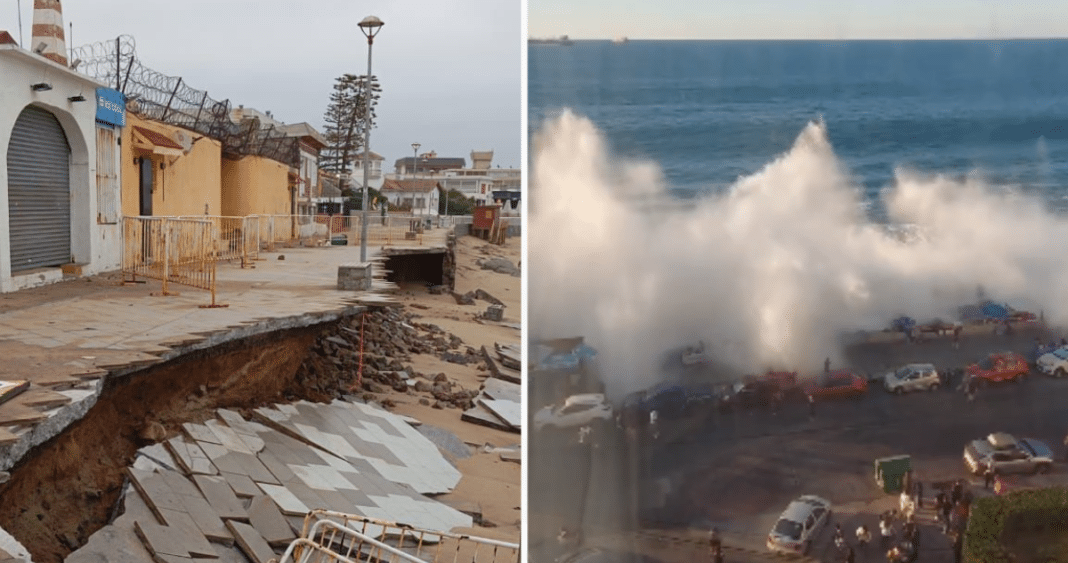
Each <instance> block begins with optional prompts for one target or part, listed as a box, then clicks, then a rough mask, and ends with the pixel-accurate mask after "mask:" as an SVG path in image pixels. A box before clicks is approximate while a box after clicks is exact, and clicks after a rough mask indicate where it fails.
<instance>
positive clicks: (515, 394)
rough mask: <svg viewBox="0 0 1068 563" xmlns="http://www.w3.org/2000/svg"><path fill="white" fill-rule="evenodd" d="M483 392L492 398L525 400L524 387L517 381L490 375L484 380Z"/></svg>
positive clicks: (518, 401) (519, 401)
mask: <svg viewBox="0 0 1068 563" xmlns="http://www.w3.org/2000/svg"><path fill="white" fill-rule="evenodd" d="M482 392H483V393H484V394H486V396H488V397H489V398H491V399H499V400H506V401H515V402H517V403H521V402H522V401H523V387H522V386H521V385H518V384H516V383H513V382H510V381H505V380H503V379H499V378H496V377H490V378H488V379H486V380H485V381H483V382H482Z"/></svg>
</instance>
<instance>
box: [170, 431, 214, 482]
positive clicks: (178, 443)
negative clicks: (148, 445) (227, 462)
mask: <svg viewBox="0 0 1068 563" xmlns="http://www.w3.org/2000/svg"><path fill="white" fill-rule="evenodd" d="M164 443H165V444H166V445H167V449H168V450H170V452H171V454H173V456H174V460H175V462H176V463H178V465H180V466H181V467H182V470H183V471H184V472H185V473H187V474H193V473H199V474H201V475H217V474H218V473H219V470H218V469H216V468H215V465H214V464H213V463H211V459H209V458H208V455H207V454H205V453H204V450H202V449H200V446H198V445H197V444H196V442H186V441H185V440H184V439H182V437H181V436H175V437H174V438H171V439H170V440H167V441H166V442H164Z"/></svg>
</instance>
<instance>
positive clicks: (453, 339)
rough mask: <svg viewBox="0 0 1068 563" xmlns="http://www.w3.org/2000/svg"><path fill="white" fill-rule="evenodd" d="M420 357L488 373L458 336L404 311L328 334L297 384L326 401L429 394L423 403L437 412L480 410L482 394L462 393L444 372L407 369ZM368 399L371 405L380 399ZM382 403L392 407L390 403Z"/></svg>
mask: <svg viewBox="0 0 1068 563" xmlns="http://www.w3.org/2000/svg"><path fill="white" fill-rule="evenodd" d="M361 334H362V336H363V346H362V350H361V343H360V340H361ZM361 352H362V354H363V361H364V364H363V366H362V375H360V372H361V369H360V354H361ZM414 354H429V355H434V356H437V357H438V358H441V359H442V360H444V361H446V362H450V363H454V364H460V365H476V366H477V368H478V369H485V360H484V357H483V355H482V354H481V353H480V352H479V351H478V350H475V349H474V348H471V347H470V346H465V345H464V343H463V340H461V339H460V338H459V337H457V336H456V335H453V334H450V333H448V332H446V331H444V330H442V329H441V328H440V327H438V326H437V325H433V324H426V323H420V322H418V321H416V320H415V316H414V315H412V314H410V313H406V312H405V311H404V310H403V309H401V308H394V307H384V308H376V309H373V310H371V311H369V312H367V313H365V314H364V315H363V316H362V317H352V318H349V319H346V320H344V321H341V322H339V323H337V324H334V325H332V326H331V327H330V328H328V329H326V330H324V331H323V333H322V334H320V335H319V338H318V340H317V342H316V344H315V345H314V346H313V348H312V350H311V352H310V353H309V354H308V357H307V358H306V359H305V360H304V363H303V364H302V365H301V367H300V369H299V370H298V373H297V382H298V384H299V385H301V386H302V387H303V388H304V389H311V390H314V391H317V392H319V393H322V394H323V397H322V399H323V400H328V399H333V398H340V397H342V396H343V395H344V394H346V391H349V392H355V391H357V390H361V391H364V392H365V393H367V394H381V393H385V392H386V391H387V390H388V389H392V390H394V391H396V392H398V393H407V394H411V395H416V394H426V396H424V397H422V398H421V399H420V402H421V403H423V404H426V405H432V406H434V407H435V408H458V409H469V408H471V407H472V406H473V405H474V403H473V399H474V398H475V396H477V395H478V391H472V390H465V389H462V388H459V387H458V386H457V385H456V383H455V382H453V381H450V380H449V379H448V377H447V376H446V375H445V374H444V373H437V374H423V373H418V372H416V371H414V370H413V369H412V368H411V366H410V365H408V364H407V362H410V361H411V359H412V355H414ZM339 382H341V383H342V384H341V385H339ZM357 387H358V388H359V389H357ZM364 398H365V399H367V400H371V399H374V396H373V395H370V396H365V397H364ZM381 402H382V404H383V405H384V406H387V407H390V406H392V404H391V401H389V400H388V399H383V400H382V401H381Z"/></svg>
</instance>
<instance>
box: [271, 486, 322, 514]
mask: <svg viewBox="0 0 1068 563" xmlns="http://www.w3.org/2000/svg"><path fill="white" fill-rule="evenodd" d="M260 488H261V489H263V492H265V493H267V496H269V497H271V500H273V501H274V503H275V504H276V505H278V509H279V510H281V511H282V513H283V514H286V515H290V516H300V517H303V516H304V515H306V514H308V512H310V511H311V509H309V508H308V506H307V505H306V504H304V503H303V502H301V500H300V499H299V498H297V497H296V495H294V494H293V493H292V492H290V491H289V489H288V488H286V487H283V486H279V485H260Z"/></svg>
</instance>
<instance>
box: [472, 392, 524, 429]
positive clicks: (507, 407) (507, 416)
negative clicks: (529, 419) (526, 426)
mask: <svg viewBox="0 0 1068 563" xmlns="http://www.w3.org/2000/svg"><path fill="white" fill-rule="evenodd" d="M482 397H484V395H483V396H480V397H479V398H478V399H477V401H478V403H479V404H480V405H482V406H483V407H485V408H486V409H487V410H489V411H490V412H491V413H493V415H494V416H496V417H497V418H499V419H501V420H502V421H504V423H505V424H507V425H509V426H513V427H515V428H522V426H523V412H522V408H521V407H520V405H519V403H518V402H516V401H507V400H501V399H485V398H482Z"/></svg>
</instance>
